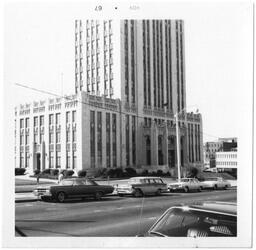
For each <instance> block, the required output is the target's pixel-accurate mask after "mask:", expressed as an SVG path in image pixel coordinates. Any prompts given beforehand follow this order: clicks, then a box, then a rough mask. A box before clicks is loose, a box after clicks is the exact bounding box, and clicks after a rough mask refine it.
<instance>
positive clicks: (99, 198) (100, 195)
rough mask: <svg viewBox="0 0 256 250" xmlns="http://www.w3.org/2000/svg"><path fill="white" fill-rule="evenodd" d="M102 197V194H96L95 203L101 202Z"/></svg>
mask: <svg viewBox="0 0 256 250" xmlns="http://www.w3.org/2000/svg"><path fill="white" fill-rule="evenodd" d="M102 195H103V194H102V192H96V194H95V200H96V201H99V200H101V197H102Z"/></svg>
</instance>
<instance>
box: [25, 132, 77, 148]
mask: <svg viewBox="0 0 256 250" xmlns="http://www.w3.org/2000/svg"><path fill="white" fill-rule="evenodd" d="M55 135H56V143H60V142H61V133H60V131H56V133H55ZM24 138H25V141H24ZM76 140H77V132H76V130H75V129H73V130H72V142H76ZM43 141H44V134H43V133H40V134H39V135H38V134H37V133H36V134H34V143H37V144H38V143H40V144H41V143H42V142H43ZM70 141H71V131H70V130H67V131H66V142H70ZM24 142H25V145H28V144H29V134H26V135H25V136H24V135H20V145H24ZM53 143H54V132H52V131H50V132H49V144H53Z"/></svg>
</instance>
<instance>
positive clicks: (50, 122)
mask: <svg viewBox="0 0 256 250" xmlns="http://www.w3.org/2000/svg"><path fill="white" fill-rule="evenodd" d="M52 124H53V114H50V115H49V125H52Z"/></svg>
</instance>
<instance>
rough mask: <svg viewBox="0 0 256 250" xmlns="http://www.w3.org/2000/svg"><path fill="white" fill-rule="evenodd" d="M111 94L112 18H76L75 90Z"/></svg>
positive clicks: (99, 94) (108, 95)
mask: <svg viewBox="0 0 256 250" xmlns="http://www.w3.org/2000/svg"><path fill="white" fill-rule="evenodd" d="M82 90H83V91H85V92H87V93H89V94H91V95H97V96H101V95H102V94H103V95H104V96H105V97H109V98H112V96H113V30H112V20H101V21H99V20H86V21H85V22H84V23H82V21H81V20H76V21H75V92H76V93H77V92H78V91H82Z"/></svg>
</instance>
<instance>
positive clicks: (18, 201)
mask: <svg viewBox="0 0 256 250" xmlns="http://www.w3.org/2000/svg"><path fill="white" fill-rule="evenodd" d="M112 196H117V194H108V195H105V196H103V197H112ZM35 201H42V200H41V199H40V198H20V199H19V198H18V199H15V203H22V202H35Z"/></svg>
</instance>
